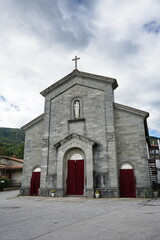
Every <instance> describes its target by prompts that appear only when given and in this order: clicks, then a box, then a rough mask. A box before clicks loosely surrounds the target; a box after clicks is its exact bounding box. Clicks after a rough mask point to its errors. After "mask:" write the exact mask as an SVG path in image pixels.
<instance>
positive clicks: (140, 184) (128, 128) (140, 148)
mask: <svg viewBox="0 0 160 240" xmlns="http://www.w3.org/2000/svg"><path fill="white" fill-rule="evenodd" d="M115 128H116V140H117V157H118V169H120V168H121V166H122V164H124V163H125V162H128V163H131V164H133V166H134V172H135V177H136V188H137V189H139V190H138V191H137V192H138V195H141V193H140V192H141V191H142V188H143V190H144V189H145V188H146V189H149V188H150V180H149V171H148V157H147V145H146V141H145V130H144V122H143V116H141V115H138V114H137V115H136V114H133V113H130V112H129V111H123V110H122V109H118V108H115Z"/></svg>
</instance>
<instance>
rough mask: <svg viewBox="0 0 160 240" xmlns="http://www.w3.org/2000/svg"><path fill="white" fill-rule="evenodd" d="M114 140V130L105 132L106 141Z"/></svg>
mask: <svg viewBox="0 0 160 240" xmlns="http://www.w3.org/2000/svg"><path fill="white" fill-rule="evenodd" d="M112 141H115V134H114V132H107V142H112Z"/></svg>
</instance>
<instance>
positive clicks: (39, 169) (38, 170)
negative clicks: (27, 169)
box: [33, 167, 41, 172]
mask: <svg viewBox="0 0 160 240" xmlns="http://www.w3.org/2000/svg"><path fill="white" fill-rule="evenodd" d="M33 172H41V168H40V167H36V168H35V169H34V170H33Z"/></svg>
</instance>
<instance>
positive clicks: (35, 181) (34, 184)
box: [30, 168, 41, 196]
mask: <svg viewBox="0 0 160 240" xmlns="http://www.w3.org/2000/svg"><path fill="white" fill-rule="evenodd" d="M40 176H41V169H40V168H35V169H34V171H33V172H32V177H31V184H30V196H38V189H39V187H40Z"/></svg>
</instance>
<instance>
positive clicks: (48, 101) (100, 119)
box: [20, 69, 151, 197]
mask: <svg viewBox="0 0 160 240" xmlns="http://www.w3.org/2000/svg"><path fill="white" fill-rule="evenodd" d="M117 87H118V84H117V81H116V79H114V78H110V77H104V76H99V75H95V74H90V73H86V72H81V71H79V70H77V69H75V70H74V71H73V72H71V73H70V74H68V75H67V76H65V77H64V78H62V79H61V80H59V81H57V82H56V83H54V84H53V85H51V86H50V87H48V88H46V89H45V90H43V91H42V92H41V95H42V96H44V97H45V108H44V114H42V115H40V116H38V117H37V118H36V119H34V120H32V121H31V122H29V123H27V124H26V125H25V126H23V128H22V129H23V130H24V131H25V133H26V137H25V153H24V159H25V160H24V169H23V179H22V187H21V190H20V192H21V194H22V195H41V196H49V195H50V190H51V189H55V191H56V196H57V197H62V196H73V195H82V196H86V197H93V196H94V192H95V190H96V189H98V190H99V191H100V194H101V197H119V196H120V197H144V196H145V194H146V192H150V189H151V188H150V178H149V171H148V145H147V139H148V128H147V121H146V120H147V117H148V116H149V114H148V113H147V112H145V111H141V110H138V109H135V108H131V107H128V106H124V105H121V104H118V103H115V102H114V90H115V89H116V88H117Z"/></svg>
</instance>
